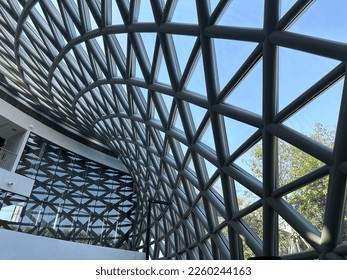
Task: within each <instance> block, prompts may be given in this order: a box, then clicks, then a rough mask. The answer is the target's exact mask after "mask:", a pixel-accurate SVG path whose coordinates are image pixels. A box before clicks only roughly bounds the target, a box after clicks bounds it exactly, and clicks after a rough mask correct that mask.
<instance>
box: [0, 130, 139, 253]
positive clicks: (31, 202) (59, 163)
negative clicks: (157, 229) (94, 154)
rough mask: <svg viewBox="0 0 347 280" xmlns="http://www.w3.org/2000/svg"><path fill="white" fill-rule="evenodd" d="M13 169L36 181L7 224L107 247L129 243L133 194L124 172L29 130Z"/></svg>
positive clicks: (133, 202)
mask: <svg viewBox="0 0 347 280" xmlns="http://www.w3.org/2000/svg"><path fill="white" fill-rule="evenodd" d="M17 173H19V174H21V175H24V176H26V177H29V178H31V179H33V180H35V183H34V187H33V191H32V194H31V196H30V198H29V199H27V198H24V197H22V198H18V199H17V200H18V201H17V200H16V199H15V198H16V197H17V196H13V195H11V194H8V195H7V196H6V198H4V199H3V202H4V203H5V202H6V200H10V201H11V203H7V204H9V205H20V206H22V209H21V211H20V213H19V217H18V219H16V221H14V220H13V218H10V219H7V221H8V222H2V225H3V226H4V227H5V228H9V229H11V228H15V229H17V230H18V231H22V232H28V233H31V234H36V235H41V236H48V237H53V238H59V239H65V240H69V241H74V242H80V243H89V244H93V245H100V246H107V247H116V248H119V247H122V246H123V247H124V248H127V242H128V241H129V237H130V238H131V234H132V229H133V223H134V208H135V201H136V198H135V196H134V192H133V186H132V179H131V177H130V176H129V175H128V174H124V173H123V172H119V171H117V170H115V169H111V168H108V167H105V166H102V165H100V164H98V163H96V162H94V161H91V160H87V159H85V158H83V157H80V156H78V155H76V154H74V153H72V152H69V151H67V150H65V149H63V148H61V147H58V146H56V145H54V144H52V143H50V142H48V141H46V140H44V139H42V138H41V137H38V136H36V135H34V134H32V135H31V136H30V138H29V141H28V143H27V145H26V147H25V152H24V153H23V155H22V157H21V160H20V163H19V165H18V167H17Z"/></svg>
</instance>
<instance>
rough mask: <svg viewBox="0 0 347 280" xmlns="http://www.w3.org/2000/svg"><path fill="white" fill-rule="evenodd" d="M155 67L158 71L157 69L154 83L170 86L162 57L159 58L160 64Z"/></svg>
mask: <svg viewBox="0 0 347 280" xmlns="http://www.w3.org/2000/svg"><path fill="white" fill-rule="evenodd" d="M157 67H159V69H158V76H157V80H156V81H157V82H158V83H162V84H166V85H171V82H170V77H169V72H168V71H167V66H166V63H165V59H164V57H161V59H160V64H157Z"/></svg>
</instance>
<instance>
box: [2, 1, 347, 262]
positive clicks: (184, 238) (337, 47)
mask: <svg viewBox="0 0 347 280" xmlns="http://www.w3.org/2000/svg"><path fill="white" fill-rule="evenodd" d="M240 2H242V1H229V0H220V1H212V0H211V1H209V0H201V1H200V0H199V1H198V0H197V1H183V0H167V1H162V0H151V1H149V0H148V1H147V0H142V1H140V0H134V1H128V0H116V1H113V0H97V1H94V0H86V1H80V0H75V1H57V0H55V1H53V0H52V1H35V0H29V1H24V0H21V1H14V0H5V1H3V2H2V3H1V4H0V38H1V43H0V72H1V73H2V74H3V75H4V76H5V77H6V80H7V82H8V83H9V84H10V85H12V86H13V87H14V88H15V89H16V91H17V95H18V97H20V98H21V99H22V100H23V101H24V102H26V103H27V104H30V105H31V106H34V107H35V108H38V109H39V110H41V111H43V112H44V113H46V114H47V115H49V116H50V117H52V118H53V119H55V120H56V121H57V122H62V123H64V124H65V125H68V126H70V127H71V128H74V129H75V130H78V131H79V132H81V133H84V134H85V135H88V136H93V137H95V138H96V139H98V140H99V141H100V142H102V143H104V144H107V145H108V146H109V147H110V148H111V149H113V150H114V151H116V152H117V153H118V154H119V157H120V159H121V160H122V161H123V163H124V164H125V165H126V167H127V168H128V170H129V172H130V173H131V174H132V177H133V179H134V182H136V185H137V198H138V203H137V205H138V209H137V212H136V215H137V223H136V224H135V229H134V230H135V232H136V238H134V240H133V246H134V248H137V249H139V250H142V249H145V248H144V247H145V241H146V240H145V235H146V217H147V208H148V199H155V200H163V201H171V202H173V204H172V206H171V207H169V208H168V209H167V208H166V207H165V206H161V205H156V206H154V208H153V212H152V219H151V220H152V224H151V228H150V230H151V231H150V236H151V237H150V256H151V258H153V259H157V258H167V259H243V258H247V257H249V256H252V255H257V256H259V255H278V254H280V255H283V257H284V258H298V259H300V258H318V257H321V258H324V257H325V256H331V254H333V255H334V257H337V258H338V257H340V255H339V254H341V250H342V251H343V250H345V249H343V248H344V247H343V245H341V246H342V249H339V250H337V249H336V248H338V247H339V246H340V244H341V243H343V240H344V239H345V235H346V234H345V233H344V232H343V230H342V221H343V218H344V208H345V205H344V204H345V202H344V197H345V192H346V190H345V179H346V178H345V177H346V176H345V175H346V168H345V165H346V161H347V149H346V148H345V145H344V144H343V142H344V139H346V138H345V136H346V133H347V129H346V127H345V126H344V122H345V120H347V115H346V112H345V109H344V108H347V106H346V105H347V104H345V103H346V101H347V100H346V98H345V97H344V96H345V95H346V90H345V86H344V76H345V72H346V64H345V61H346V59H345V58H346V57H347V56H346V55H347V51H346V50H347V48H346V46H345V44H344V43H340V42H337V41H334V42H333V41H326V40H324V39H320V38H318V37H311V36H308V35H305V34H298V33H293V32H290V31H288V28H290V27H291V26H292V25H294V26H295V20H296V19H297V18H298V17H299V16H300V15H301V14H302V13H303V12H304V11H305V10H306V9H308V10H309V9H311V7H309V5H310V4H311V2H312V1H310V0H304V1H296V2H294V1H289V2H291V4H288V1H283V2H286V4H288V5H287V6H285V5H283V6H284V7H285V8H286V9H285V10H284V9H283V8H282V9H280V3H279V2H281V1H271V0H265V1H255V2H256V3H257V4H256V5H260V6H259V7H260V9H259V10H257V9H258V8H259V7H258V6H254V7H252V8H249V9H250V10H253V11H255V12H256V13H254V15H257V16H256V18H254V19H252V21H250V22H248V21H247V19H248V17H245V19H243V20H244V21H242V19H240V18H242V15H244V14H245V11H242V10H241V12H242V13H239V10H238V9H240ZM247 2H248V1H247ZM241 6H242V5H241ZM312 6H314V4H313V5H312ZM187 11H188V12H187ZM252 15H253V14H252ZM250 18H251V17H250ZM237 20H239V21H238V22H237ZM235 21H236V22H235ZM289 30H290V29H289ZM300 55H302V56H304V57H305V59H311V57H313V58H312V60H313V61H316V62H317V63H318V62H319V63H321V64H319V63H318V64H317V70H318V69H320V70H321V72H318V71H315V74H316V76H317V77H315V78H314V79H313V80H312V81H309V79H307V80H305V81H302V82H300V84H299V82H298V83H297V84H298V85H297V86H296V85H292V84H293V83H295V82H293V81H298V80H296V79H299V78H302V77H300V75H304V74H305V73H300V74H299V75H297V77H295V78H294V79H291V80H290V81H289V82H286V79H285V78H286V77H288V75H289V74H287V73H288V71H289V72H290V71H292V72H290V74H292V75H293V76H294V75H295V74H296V73H295V70H292V69H291V68H289V66H287V65H290V62H292V61H295V60H294V58H295V57H300ZM320 59H321V62H320ZM323 60H324V61H323ZM298 63H300V60H299V61H298ZM297 65H298V64H297ZM322 65H323V66H324V67H321V66H322ZM295 66H296V65H294V66H293V67H294V69H295ZM298 71H299V70H298ZM312 72H313V71H312ZM299 86H301V88H300V87H299ZM291 87H293V89H292V88H291ZM288 88H290V93H287V92H286V90H288ZM330 90H334V92H333V99H334V100H335V99H336V100H337V101H336V103H334V104H337V105H336V106H335V107H334V108H327V109H324V110H326V111H327V114H328V113H329V112H330V111H331V112H332V113H336V114H335V115H336V135H334V137H333V142H334V143H333V145H325V143H324V141H320V139H313V138H312V137H311V136H312V133H305V130H300V129H299V128H298V127H297V126H295V122H294V124H293V123H292V122H290V121H291V120H292V118H294V117H295V116H296V114H298V113H300V112H301V110H303V109H305V108H308V110H309V111H310V107H309V106H310V104H314V103H313V102H314V101H315V100H316V99H318V98H320V97H323V96H325V95H326V94H327V93H329V92H330ZM296 91H297V93H295V92H296ZM335 92H337V93H335ZM290 94H292V95H290ZM336 96H338V97H339V98H338V97H336ZM341 96H342V98H341ZM340 107H341V108H342V109H341V110H339V108H340ZM299 120H300V119H299ZM323 120H324V116H323V115H322V114H318V119H315V120H314V121H315V122H317V123H320V122H323ZM337 120H338V121H337ZM289 145H290V146H293V147H294V148H295V149H298V150H299V151H300V152H302V153H305V154H307V155H308V156H309V157H310V158H312V159H315V160H317V161H319V162H320V164H319V165H318V166H317V168H315V169H314V170H309V171H308V172H307V173H306V174H302V175H300V176H299V175H298V178H296V179H295V180H293V181H291V182H284V183H283V184H282V182H281V181H280V180H279V173H280V172H279V171H280V170H279V169H280V164H279V162H280V161H281V160H282V157H281V153H282V150H281V147H287V146H289ZM259 151H260V152H261V153H260V156H259V153H258V156H259V157H258V159H259V162H258V163H259V166H255V167H254V166H253V169H252V168H250V165H249V164H248V163H249V162H250V161H251V162H253V163H254V162H255V161H254V160H257V157H256V155H257V152H259ZM252 160H253V161H252ZM254 168H258V169H254ZM255 170H260V171H259V172H255ZM312 182H319V183H318V186H320V187H321V189H322V192H324V193H325V194H326V198H325V202H324V203H323V205H324V209H320V210H322V213H323V215H324V217H323V218H322V217H321V219H322V223H321V224H319V223H315V222H314V221H313V220H312V219H311V218H308V217H306V216H305V214H304V213H302V212H300V209H299V208H296V207H295V206H293V205H291V203H290V202H289V201H290V200H288V196H290V195H291V194H294V193H295V192H298V191H300V190H304V188H307V187H308V188H310V184H311V183H312ZM281 184H282V185H281ZM316 185H317V184H316ZM255 220H256V221H255ZM328 237H329V238H328ZM294 239H295V240H300V241H298V242H296V243H295V242H294V243H295V244H292V243H293V240H294ZM281 242H282V243H281ZM283 242H285V243H286V244H287V249H285V250H283V249H281V244H283ZM288 248H291V249H290V250H289V249H288ZM334 250H335V251H334ZM336 250H337V251H336ZM336 252H338V253H336ZM343 252H346V250H345V251H343ZM328 253H329V254H330V255H329V254H328Z"/></svg>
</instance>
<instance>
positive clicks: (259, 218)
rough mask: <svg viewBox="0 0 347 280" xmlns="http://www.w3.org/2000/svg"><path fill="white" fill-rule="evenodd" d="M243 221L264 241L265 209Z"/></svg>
mask: <svg viewBox="0 0 347 280" xmlns="http://www.w3.org/2000/svg"><path fill="white" fill-rule="evenodd" d="M243 220H244V221H245V222H246V223H247V224H248V225H249V227H250V228H251V229H252V230H253V231H254V232H255V233H256V234H257V235H258V237H259V238H260V239H261V240H263V207H260V208H258V209H257V210H255V211H253V212H251V213H249V214H248V215H246V216H244V217H243Z"/></svg>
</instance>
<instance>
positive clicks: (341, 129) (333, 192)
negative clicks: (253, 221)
mask: <svg viewBox="0 0 347 280" xmlns="http://www.w3.org/2000/svg"><path fill="white" fill-rule="evenodd" d="M345 73H346V74H347V66H346V72H345ZM346 74H345V75H346ZM346 139H347V81H346V78H345V81H344V86H343V93H342V100H341V105H340V113H339V119H338V123H337V129H336V136H335V146H334V165H333V166H332V168H331V171H330V178H329V189H328V195H327V203H326V208H325V216H324V227H323V232H322V236H321V245H322V247H321V248H322V252H321V253H322V254H323V255H322V256H321V257H322V258H324V255H325V254H327V253H329V252H331V251H332V250H333V249H334V248H335V247H336V246H337V245H338V242H339V239H340V234H341V227H342V223H343V218H344V217H343V215H344V208H345V196H346V174H345V173H343V172H342V171H341V170H340V168H339V166H340V164H341V163H343V162H344V161H346V160H347V145H346Z"/></svg>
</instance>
